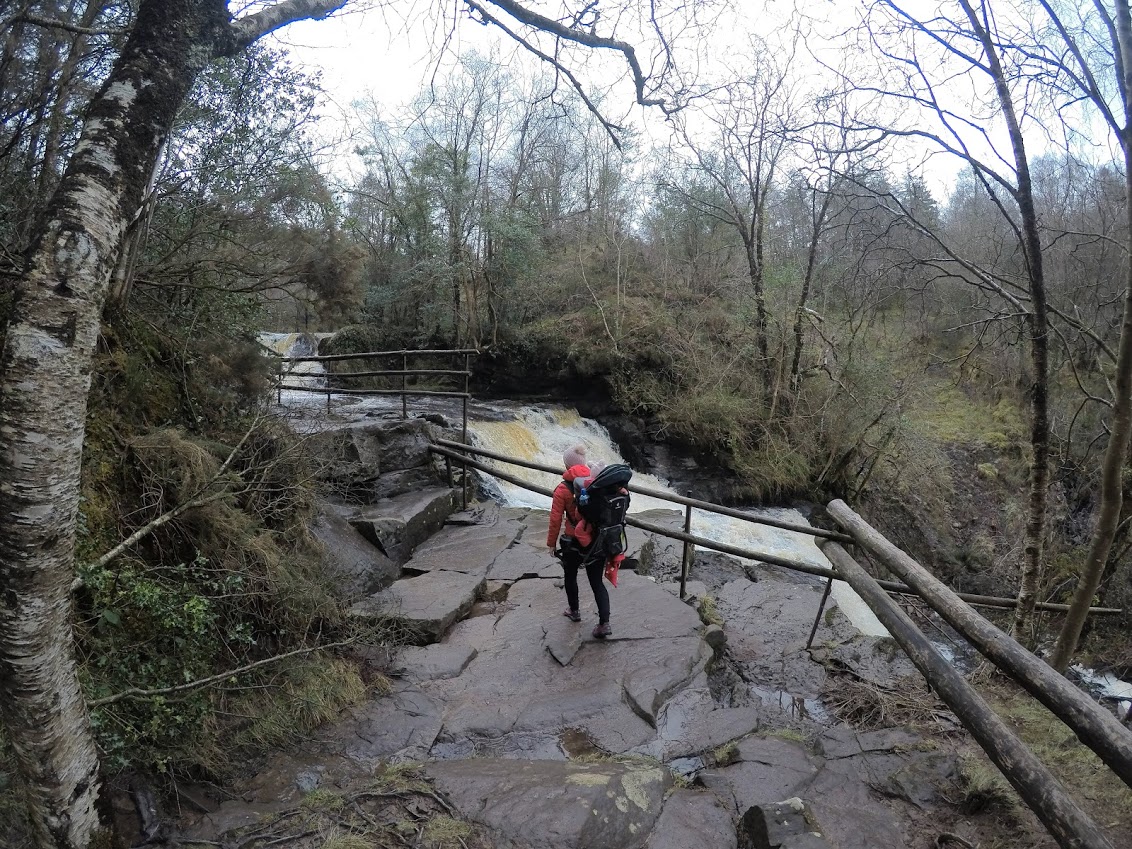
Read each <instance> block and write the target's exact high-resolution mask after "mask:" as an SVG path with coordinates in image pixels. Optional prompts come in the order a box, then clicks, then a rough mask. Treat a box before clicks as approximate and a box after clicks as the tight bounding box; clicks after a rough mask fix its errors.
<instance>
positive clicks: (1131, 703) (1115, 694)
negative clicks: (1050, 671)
mask: <svg viewBox="0 0 1132 849" xmlns="http://www.w3.org/2000/svg"><path fill="white" fill-rule="evenodd" d="M1072 669H1073V671H1074V672H1076V673H1077V674H1078V675H1080V676H1081V680H1082V681H1084V682H1085V683H1086V684H1088V685H1089V686H1090V687H1091V688H1092V689H1093V690H1095V691H1096V692H1097V694H1098V695H1100V696H1101V698H1103V699H1106V700H1108V701H1113V702H1115V703H1116V713H1117V715H1118V716H1120V717H1124V716H1127V715H1128V711H1129V710H1132V684H1129V683H1128V682H1127V681H1121V680H1120V679H1119V678H1117V677H1116V676H1115V675H1113V674H1112V673H1111V672H1094V671H1093V670H1092V669H1088V668H1086V667H1084V666H1077V665H1074V666H1073V667H1072Z"/></svg>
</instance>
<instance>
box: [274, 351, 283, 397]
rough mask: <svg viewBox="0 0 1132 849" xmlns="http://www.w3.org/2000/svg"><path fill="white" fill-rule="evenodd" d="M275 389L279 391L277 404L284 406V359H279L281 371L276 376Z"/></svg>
mask: <svg viewBox="0 0 1132 849" xmlns="http://www.w3.org/2000/svg"><path fill="white" fill-rule="evenodd" d="M275 387H276V389H277V390H278V394H277V395H276V397H275V400H276V403H278V404H279V405H280V406H282V404H283V358H282V357H280V358H279V371H278V373H277V375H276V383H275Z"/></svg>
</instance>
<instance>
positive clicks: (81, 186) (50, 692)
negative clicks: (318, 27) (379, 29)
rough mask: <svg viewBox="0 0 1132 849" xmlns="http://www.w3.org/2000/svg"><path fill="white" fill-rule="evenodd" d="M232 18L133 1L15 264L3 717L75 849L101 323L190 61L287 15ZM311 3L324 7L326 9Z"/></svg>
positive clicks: (87, 797) (91, 803) (87, 800)
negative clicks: (90, 445) (82, 589)
mask: <svg viewBox="0 0 1132 849" xmlns="http://www.w3.org/2000/svg"><path fill="white" fill-rule="evenodd" d="M296 7H298V8H299V9H300V11H301V10H306V14H305V15H301V16H309V15H312V14H316V13H317V12H318V9H317V8H316V7H315V5H314V4H313V3H312V2H305V3H302V4H295V3H291V4H283V5H282V6H276V7H270V8H269V9H267V10H265V11H264V12H262V13H260V14H258V15H253V16H251V17H250V18H245V19H243V20H242V21H238V22H236V23H235V24H230V23H229V15H228V9H227V7H226V6H225V4H224V3H223V2H220V0H146V2H143V3H142V5H141V6H140V8H139V10H138V15H137V19H136V22H135V25H134V28H133V30H132V32H131V34H130V37H129V39H128V40H127V42H126V45H125V47H124V48H123V50H122V53H121V55H120V56H119V57H118V59H117V61H116V62H115V64H114V67H113V69H112V71H111V73H110V76H109V78H108V79H107V81H106V83H105V85H104V86H103V88H102V90H101V91H100V92H99V94H98V95H96V96H95V98H94V99H93V101H92V102H91V104H90V106H89V108H88V110H87V114H86V118H85V123H84V126H83V130H82V135H81V138H80V141H79V144H78V146H77V147H76V149H75V152H74V155H73V156H72V158H71V161H70V163H69V165H68V167H67V170H66V172H65V174H64V176H63V178H62V180H61V182H60V184H59V188H58V190H57V191H56V193H55V195H54V197H53V198H52V200H51V203H50V204H49V205H48V208H47V214H46V216H45V219H44V220H45V221H46V224H45V225H44V227H43V228H42V229H41V230H40V232H38V233H37V234H36V237H35V238H34V240H33V241H32V245H31V248H30V249H29V251H28V254H27V256H26V258H25V263H24V267H23V273H22V275H21V278H20V280H19V282H18V284H17V291H16V300H15V304H14V308H13V311H12V315H11V319H10V323H9V326H8V330H7V334H6V337H5V341H4V348H3V350H2V351H0V600H2V603H0V719H2V721H3V723H4V725H5V727H6V729H7V733H8V735H9V737H10V739H11V741H12V745H13V749H14V751H15V754H16V761H17V765H18V767H19V771H20V776H21V778H22V779H23V783H24V784H25V786H26V789H27V791H28V794H29V798H30V803H31V804H30V809H31V819H32V829H33V834H34V838H33V839H34V840H35V841H36V845H37V846H39V847H44V849H47V847H51V849H86V847H88V846H89V844H90V842H91V839H92V836H93V835H94V833H95V831H96V830H97V828H98V825H99V823H98V817H97V814H96V813H95V799H96V798H97V795H98V755H97V751H96V749H95V744H94V739H93V736H92V734H91V727H90V721H89V717H88V714H87V710H86V705H85V703H84V701H83V696H82V693H81V690H80V687H79V681H78V676H77V673H76V666H75V659H74V637H73V633H72V629H71V621H70V619H71V599H70V585H71V581H72V579H73V577H74V543H75V519H76V516H77V513H78V503H79V473H80V464H81V457H82V444H83V435H84V425H85V419H86V403H87V393H88V391H89V388H90V376H91V360H92V355H93V351H94V345H95V342H96V340H97V337H98V332H99V316H100V315H101V311H102V305H103V302H104V300H105V298H106V292H107V288H108V286H109V281H110V275H111V272H112V271H113V269H114V266H115V263H116V261H117V259H118V257H119V254H120V252H121V243H122V238H123V235H124V234H125V231H126V227H127V224H128V222H129V221H130V220H131V219H132V218H133V217H134V215H135V214H136V212H137V210H138V207H139V204H140V203H141V200H142V195H143V192H144V190H145V187H146V184H147V182H148V179H149V175H150V173H151V172H152V169H153V167H154V162H155V160H156V157H157V154H158V151H159V150H160V148H161V144H162V142H163V140H164V138H165V136H166V134H167V133H168V132H169V129H170V128H171V127H172V125H173V119H174V117H175V115H176V112H177V109H178V107H179V106H180V104H181V103H182V101H183V100H184V98H185V96H186V95H187V93H188V91H189V88H190V86H191V85H192V83H193V81H194V79H195V78H196V76H197V74H198V73H199V72H200V70H201V69H202V68H203V67H204V65H205V63H207V62H208V61H209V60H210V59H211V58H212V57H213V56H215V55H217V54H218V53H221V52H224V53H234V52H235V51H236V50H238V49H239V48H240V47H242V46H244V45H245V44H247V43H250V42H251V41H252V40H254V38H256V37H258V35H262V34H263V33H264V32H266V31H268V30H269V29H270V28H274V27H276V26H279V25H281V24H282V23H284V22H286V20H287V18H286V12H287V11H290V13H291V15H292V17H291V18H290V19H291V20H293V19H294V12H295V9H296ZM321 11H322V12H325V11H327V8H325V7H323V8H322V9H321Z"/></svg>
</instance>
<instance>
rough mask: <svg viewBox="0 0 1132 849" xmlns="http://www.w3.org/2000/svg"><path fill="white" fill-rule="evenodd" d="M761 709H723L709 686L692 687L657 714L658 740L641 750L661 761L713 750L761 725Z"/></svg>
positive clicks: (755, 729)
mask: <svg viewBox="0 0 1132 849" xmlns="http://www.w3.org/2000/svg"><path fill="white" fill-rule="evenodd" d="M759 723H760V716H759V711H758V709H757V708H753V707H739V708H721V707H718V706H717V705H716V704H715V701H714V699H713V698H712V695H711V692H710V691H709V690H708V688H707V687H689V688H686V689H684V690H682V691H681V692H679V693H677V694H676V695H675V696H673V697H672V698H671V699H670V700H669V701H668V702H667V703H666V704H665V705H664V708H663V709H662V710H661V712H660V715H659V716H658V717H657V722H656V729H657V739H656V740H653V741H651V742H650V743H648V744H646V745H645V746H642V747H640V748H639V749H637V751H638V752H640V753H641V754H645V755H650V756H652V757H655V758H657V759H658V760H663V761H668V760H671V759H673V758H680V757H685V756H688V755H694V754H702V753H708V752H711V751H712V750H713V749H716V748H718V747H720V746H723V745H724V744H726V743H730V742H731V741H733V740H737V739H739V738H741V737H745V736H747V735H748V734H751V733H752V732H754V731H757V730H758V728H759Z"/></svg>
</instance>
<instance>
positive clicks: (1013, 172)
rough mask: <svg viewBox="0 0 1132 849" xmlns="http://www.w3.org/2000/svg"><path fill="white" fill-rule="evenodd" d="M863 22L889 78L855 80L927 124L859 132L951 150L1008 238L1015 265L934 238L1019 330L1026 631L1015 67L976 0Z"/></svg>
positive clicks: (1035, 366) (1031, 266)
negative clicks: (959, 82) (1000, 128)
mask: <svg viewBox="0 0 1132 849" xmlns="http://www.w3.org/2000/svg"><path fill="white" fill-rule="evenodd" d="M864 27H865V32H866V35H867V38H868V39H869V42H870V44H871V45H872V46H873V47H874V48H875V50H876V53H877V54H878V55H879V56H880V57H881V58H882V59H883V60H884V61H885V62H886V63H887V65H888V68H887V70H888V72H890V73H892V74H893V77H891V78H889V79H887V80H885V81H884V82H881V83H863V84H862V86H861V87H862V88H863V89H864V90H865V91H870V92H872V93H875V94H878V95H880V96H881V97H882V98H885V99H891V100H895V101H897V102H898V103H899V104H901V105H903V107H904V108H905V109H911V110H914V113H913V114H914V116H915V118H918V117H920V116H925V115H926V116H930V117H931V118H933V119H934V124H935V128H932V127H930V126H929V127H926V128H925V127H922V126H914V125H912V124H911V122H905V123H903V124H899V125H890V126H888V127H883V128H881V127H878V126H877V125H875V124H873V125H871V126H869V127H867V128H865V127H862V128H861V129H868V130H871V131H876V130H878V129H879V130H880V133H879V135H880V136H881V137H884V138H889V137H891V136H904V137H914V138H918V139H921V140H926V141H928V142H930V143H931V144H932V145H935V146H937V147H938V148H940V149H942V150H944V151H946V152H948V153H951V154H953V155H955V156H957V157H959V158H960V159H961V160H963V161H964V162H965V163H966V164H967V165H968V166H969V167H970V168H971V169H972V171H973V173H974V174H975V176H976V179H977V181H978V183H979V185H980V186H981V187H982V189H983V190H984V191H985V192H986V193H987V194H988V196H989V197H990V198H991V199H992V200H993V202H994V204H995V206H996V208H997V209H998V210H999V211H1000V213H1001V215H1002V217H1003V219H1004V220H1005V221H1006V223H1007V225H1008V228H1009V230H1010V232H1011V233H1012V234H1013V237H1014V240H1015V243H1016V245H1017V250H1018V254H1019V257H1020V263H1019V266H1020V268H1019V270H1018V271H1017V272H1014V271H1013V270H1012V269H1010V268H986V267H979V266H976V265H975V264H974V263H972V262H970V261H965V260H964V258H963V257H960V256H958V255H956V254H955V253H954V252H953V251H949V250H948V249H947V246H945V245H943V244H942V243H941V244H940V247H941V248H942V249H943V250H944V252H945V253H946V254H947V260H946V261H947V262H948V263H955V264H957V266H958V268H957V269H954V271H955V272H956V273H958V274H959V276H961V277H964V278H965V279H968V280H969V281H970V282H971V283H972V284H973V285H975V286H977V287H980V288H983V289H985V290H988V291H991V292H994V293H995V294H997V295H998V296H999V297H1001V298H1002V299H1003V301H1004V302H1005V303H1006V304H1008V305H1009V306H1010V308H1011V309H1012V310H1014V311H1017V312H1018V313H1020V314H1021V315H1022V316H1023V320H1024V321H1025V324H1026V328H1027V337H1028V340H1029V346H1030V388H1029V397H1030V451H1031V457H1030V491H1029V507H1028V519H1027V523H1026V545H1025V556H1024V564H1023V568H1022V573H1021V581H1020V587H1019V591H1018V602H1019V603H1018V607H1017V609H1016V615H1015V620H1014V625H1013V632H1014V634H1015V635H1016V636H1021V635H1024V634H1028V632H1029V629H1030V622H1031V619H1032V616H1033V610H1034V604H1035V603H1036V601H1037V589H1038V581H1039V577H1040V575H1041V566H1042V555H1043V547H1044V542H1045V526H1046V502H1047V490H1048V485H1049V353H1048V348H1049V318H1048V307H1047V296H1046V280H1045V273H1044V269H1043V254H1042V245H1041V239H1040V236H1039V226H1038V215H1037V212H1036V209H1035V205H1034V197H1033V186H1032V180H1031V177H1030V154H1029V152H1028V150H1027V143H1026V136H1025V133H1024V132H1023V119H1024V118H1026V117H1028V113H1027V111H1026V109H1025V107H1026V106H1027V105H1028V104H1026V103H1025V102H1023V103H1022V105H1021V107H1020V106H1019V103H1018V102H1016V97H1017V95H1016V92H1015V87H1014V83H1015V81H1016V74H1017V72H1018V67H1017V66H1016V65H1008V64H1007V63H1006V61H1005V60H1004V52H1005V51H1007V50H1008V47H1007V46H1005V45H1006V44H1007V39H1006V38H1005V37H1004V35H1003V34H1002V33H1001V32H1000V31H999V30H998V20H997V19H996V18H995V16H994V15H993V14H992V13H991V10H990V8H989V4H988V3H987V2H985V1H984V2H980V3H978V4H977V5H973V4H972V3H971V2H969V0H957V3H956V4H955V6H954V7H949V8H945V9H941V10H940V11H939V12H938V13H937V14H933V15H932V16H931V17H923V18H920V17H917V16H915V15H913V14H912V13H910V12H909V11H907V10H906V9H905V8H904V7H903V6H902V5H901V4H898V3H896V2H892V0H877V2H873V3H870V4H868V5H867V6H866V16H865V23H864ZM874 70H875V68H874ZM952 74H967V75H971V76H970V77H969V79H971V80H972V81H973V87H974V88H975V91H976V93H977V99H976V100H975V102H974V103H973V104H970V103H969V104H963V106H964V107H967V108H969V109H971V110H972V111H974V110H975V109H977V108H978V107H979V106H980V105H983V104H984V102H985V103H988V104H993V105H988V107H987V108H988V109H989V110H990V113H991V115H992V116H993V115H997V116H998V117H999V118H1000V119H1001V120H1002V122H1003V123H1004V125H1005V134H1006V137H1007V139H1008V145H1007V146H1008V150H1007V151H1006V152H1002V153H1001V154H1000V153H999V152H998V151H997V149H996V148H995V147H994V145H993V140H992V139H991V137H990V133H989V132H988V131H987V130H986V129H985V128H984V126H983V125H982V121H983V120H984V118H983V116H981V115H979V114H971V113H970V112H962V111H961V108H962V107H959V106H951V105H949V104H950V101H949V100H948V99H947V98H946V97H945V88H946V86H945V83H946V81H947V80H949V79H951V75H952ZM980 81H981V82H980ZM980 85H981V86H985V88H980ZM978 98H981V99H978ZM992 120H993V119H992ZM987 148H989V150H990V155H989V156H988V155H987V153H986V149H987Z"/></svg>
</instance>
